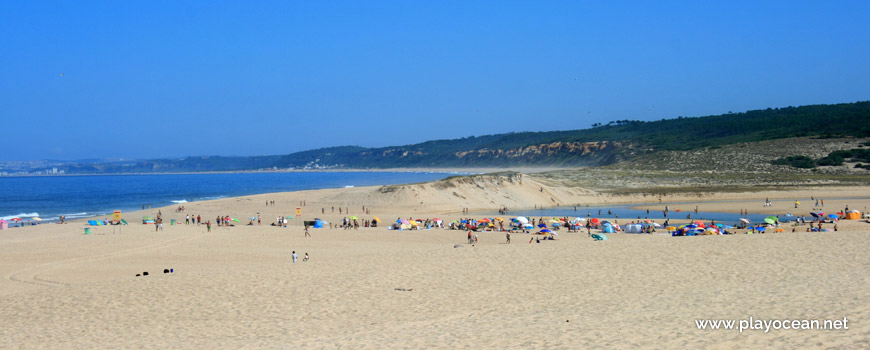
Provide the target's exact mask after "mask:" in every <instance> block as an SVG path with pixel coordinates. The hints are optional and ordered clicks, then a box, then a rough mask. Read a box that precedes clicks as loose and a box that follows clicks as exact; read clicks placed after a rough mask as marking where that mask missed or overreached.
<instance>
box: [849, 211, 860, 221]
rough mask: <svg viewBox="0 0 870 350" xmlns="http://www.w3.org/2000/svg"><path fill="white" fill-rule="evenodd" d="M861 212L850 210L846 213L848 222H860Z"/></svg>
mask: <svg viewBox="0 0 870 350" xmlns="http://www.w3.org/2000/svg"><path fill="white" fill-rule="evenodd" d="M860 219H861V212H860V211H857V210H849V211H847V212H846V220H860Z"/></svg>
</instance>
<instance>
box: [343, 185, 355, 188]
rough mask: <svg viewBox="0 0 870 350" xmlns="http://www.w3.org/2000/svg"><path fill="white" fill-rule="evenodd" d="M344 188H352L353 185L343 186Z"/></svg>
mask: <svg viewBox="0 0 870 350" xmlns="http://www.w3.org/2000/svg"><path fill="white" fill-rule="evenodd" d="M344 188H353V185H347V186H344Z"/></svg>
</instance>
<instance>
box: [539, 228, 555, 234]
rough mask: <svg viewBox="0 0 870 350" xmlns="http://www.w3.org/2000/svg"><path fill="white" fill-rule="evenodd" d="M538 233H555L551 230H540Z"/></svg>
mask: <svg viewBox="0 0 870 350" xmlns="http://www.w3.org/2000/svg"><path fill="white" fill-rule="evenodd" d="M538 232H539V233H550V232H553V231H550V230H548V229H543V230H540V231H538Z"/></svg>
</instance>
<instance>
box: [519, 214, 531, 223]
mask: <svg viewBox="0 0 870 350" xmlns="http://www.w3.org/2000/svg"><path fill="white" fill-rule="evenodd" d="M517 221H519V222H520V223H521V224H528V223H529V218H527V217H525V216H520V217H517Z"/></svg>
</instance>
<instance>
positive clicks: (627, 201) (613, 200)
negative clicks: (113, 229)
mask: <svg viewBox="0 0 870 350" xmlns="http://www.w3.org/2000/svg"><path fill="white" fill-rule="evenodd" d="M525 175H531V174H525ZM502 177H503V176H502V175H497V174H495V175H494V174H482V175H470V176H460V177H456V178H454V180H450V178H446V179H443V180H435V181H429V182H423V183H411V184H399V185H373V186H360V187H350V188H348V187H340V188H326V189H315V190H299V191H287V192H268V193H260V194H251V195H242V196H232V197H224V198H218V199H209V200H201V201H188V202H185V203H173V204H168V205H164V206H159V207H153V208H148V209H144V210H142V209H135V210H131V211H127V212H124V213H123V214H122V215H124V216H127V215H132V216H143V215H149V216H153V215H150V214H153V213H156V212H157V211H165V212H167V213H169V212H173V211H174V209H175V208H177V207H178V206H179V205H182V206H185V208H188V207H191V206H192V207H194V208H196V207H202V206H208V207H211V206H213V205H222V204H225V203H232V202H242V201H251V202H254V203H256V201H263V200H265V198H285V200H283V202H285V203H286V201H287V200H286V198H303V201H305V199H304V198H310V199H309V200H308V202H310V205H311V206H312V207H318V206H319V207H323V208H325V207H334V206H336V205H338V206H342V205H347V204H349V203H345V204H340V203H339V202H342V201H345V202H346V201H347V200H350V201H355V198H366V199H367V200H370V201H371V202H370V203H368V204H369V205H372V206H374V207H384V206H386V207H388V208H389V211H395V212H396V213H397V214H401V212H402V211H405V212H407V214H422V213H425V212H429V213H431V214H433V215H452V216H460V215H462V214H461V213H462V212H461V208H463V207H466V206H460V205H456V206H453V209H450V208H446V206H447V205H449V204H451V203H453V202H454V200H455V202H457V203H455V204H459V203H458V202H459V201H461V199H460V197H463V198H466V199H467V198H469V197H471V198H473V197H478V196H480V192H481V191H482V192H488V191H489V190H487V189H482V188H481V187H484V188H485V187H486V186H487V185H493V183H488V180H492V179H493V178H495V179H500V178H502ZM507 177H508V178H509V177H510V176H509V175H508V176H507ZM519 177H522V174H520V175H519ZM529 177H530V176H526V178H527V179H528V178H529ZM475 178H482V179H484V180H483V181H482V182H481V183H483V184H484V185H481V183H475V184H473V185H468V186H466V187H461V186H458V187H455V188H454V189H455V191H453V196H452V197H450V198H448V199H447V201H439V202H438V203H437V205H433V206H432V207H431V208H429V209H427V208H425V207H426V205H425V204H424V206H423V207H421V206H420V205H419V204H416V203H418V202H417V201H416V199H415V200H414V201H411V200H409V198H401V200H399V198H393V197H390V196H388V195H387V194H390V193H389V192H386V193H384V192H385V191H388V190H392V189H400V191H403V192H412V193H414V194H415V197H414V198H418V199H424V202H425V197H426V196H425V195H423V193H429V194H430V195H432V196H433V197H435V196H436V195H437V196H441V197H444V195H443V190H440V189H437V188H436V189H435V190H434V191H433V187H438V186H441V185H443V183H444V182H445V181H453V182H468V181H473V180H475ZM529 182H531V181H529ZM514 185H515V186H516V184H514ZM525 187H532V189H533V191H531V192H532V194H533V195H537V196H536V197H538V198H530V199H529V200H528V201H525V202H522V201H523V199H524V198H523V197H530V196H528V192H529V189H528V188H519V189H512V188H510V186H505V188H501V189H493V190H494V191H495V192H499V190H501V192H505V193H503V195H504V196H507V197H511V196H509V195H507V194H510V193H512V192H519V193H513V194H514V195H516V196H517V197H518V198H519V199H518V200H519V201H520V203H525V206H522V205H510V206H508V207H509V208H510V211H516V212H520V211H534V210H537V209H539V208H544V210H553V209H560V208H564V209H569V208H571V207H573V205H574V204H569V203H567V202H566V200H572V199H573V200H577V201H579V202H577V207H578V208H585V207H587V206H595V207H607V206H620V207H627V208H629V209H633V210H650V211H661V210H662V209H664V208H663V207H664V206H670V207H671V210H672V211H677V210H679V211H680V212H683V213H688V212H690V211H692V210H693V209H694V207H695V206H699V207H702V208H704V209H703V210H701V211H706V212H718V213H738V212H739V211H740V210H741V209H749V211H750V212H751V213H753V214H769V215H781V214H785V213H793V214H794V215H801V214H800V213H803V212H804V211H806V212H809V211H811V209H812V205H802V206H801V207H799V208H798V210H794V208H793V207H790V206H789V205H787V204H789V203H792V201H793V200H794V199H797V198H799V199H800V200H801V201H802V202H803V203H806V204H810V203H809V201H810V198H809V197H807V198H804V196H806V195H807V194H808V193H814V191H815V192H820V191H825V192H827V193H828V194H829V195H828V196H827V197H826V198H827V202H826V204H827V206H826V207H827V208H838V210H839V209H841V208H844V207H845V206H847V205H849V203H850V202H851V203H854V205H853V208H854V209H858V210H861V211H863V212H866V211H867V210H866V206H867V203H868V202H870V197H856V196H855V193H867V191H870V188H867V187H861V186H843V187H837V188H830V187H825V188H824V189H818V188H815V187H808V188H803V189H793V188H789V189H787V190H783V191H762V192H713V193H706V194H704V195H703V196H702V198H701V200H698V198H697V195H696V194H685V193H675V194H671V195H667V196H665V197H664V198H666V199H667V200H662V201H661V202H660V203H655V202H650V199H651V198H650V197H649V196H645V195H638V194H634V195H630V196H626V195H623V194H617V195H613V194H607V193H600V192H581V193H576V189H570V188H568V189H566V188H561V187H551V186H547V185H543V184H540V183H534V184H532V185H531V186H525ZM538 187H540V189H541V191H540V192H539V191H537V190H534V189H537V188H538ZM505 189H507V190H505ZM511 190H513V191H511ZM519 190H525V193H524V192H520V191H519ZM535 192H539V193H535ZM343 196H349V198H348V199H347V200H343V199H341V197H343ZM542 196H543V197H549V196H553V197H550V199H551V200H554V201H555V199H554V198H558V199H559V201H558V202H556V203H555V204H554V205H551V206H542V207H536V206H535V205H534V204H535V202H536V200H534V199H540V197H542ZM378 197H381V199H378ZM765 197H767V198H770V199H771V202H772V203H773V205H772V206H770V207H761V206H759V203H760V202H761V201H762V200H763V199H764V198H765ZM436 199H442V198H436ZM336 200H338V201H336ZM294 201H296V200H295V199H294ZM538 201H540V200H538ZM493 203H494V202H492V201H490V204H488V205H483V206H480V205H476V206H467V207H468V208H469V211H470V212H469V213H468V214H467V215H469V216H472V215H475V214H478V213H480V212H492V211H496V210H498V209H499V208H501V207H503V206H505V205H501V204H498V203H495V204H493ZM520 203H517V204H520ZM859 203H865V204H861V205H858V204H859ZM296 204H298V203H296ZM528 204H533V206H528ZM296 207H297V205H291V206H290V207H288V208H287V211H288V212H290V211H291V209H292V208H296ZM401 208H406V209H405V210H401ZM322 214H324V215H325V216H332V215H331V214H333V213H322ZM357 214H359V213H357ZM164 215H165V214H164ZM506 215H511V214H510V212H508V214H506ZM105 216H111V212H109V213H104V214H95V215H92V216H87V217H81V218H75V219H67V222H68V223H78V222H86V221H87V220H90V219H94V218H101V217H105ZM805 216H808V215H805ZM244 217H247V216H246V215H245V216H244ZM54 222H56V221H50V222H43V224H46V223H54Z"/></svg>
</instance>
